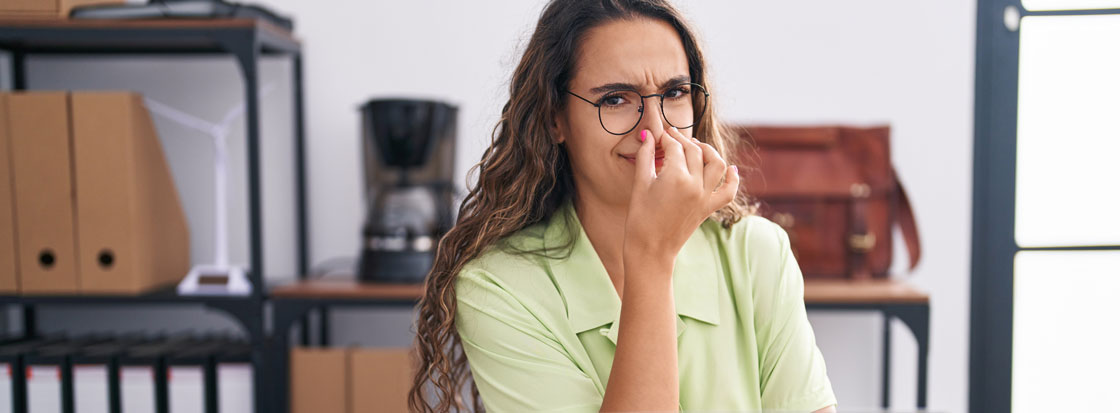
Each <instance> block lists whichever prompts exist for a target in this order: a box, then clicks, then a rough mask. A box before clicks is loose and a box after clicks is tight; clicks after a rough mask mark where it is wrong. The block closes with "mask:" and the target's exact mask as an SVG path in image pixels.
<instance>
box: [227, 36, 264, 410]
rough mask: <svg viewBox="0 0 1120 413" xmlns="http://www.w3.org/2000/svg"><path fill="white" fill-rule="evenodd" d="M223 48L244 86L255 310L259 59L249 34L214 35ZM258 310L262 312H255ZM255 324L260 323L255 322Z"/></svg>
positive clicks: (260, 396) (259, 266)
mask: <svg viewBox="0 0 1120 413" xmlns="http://www.w3.org/2000/svg"><path fill="white" fill-rule="evenodd" d="M215 40H217V41H219V42H220V43H221V44H222V46H223V48H225V49H226V50H227V51H229V52H230V53H231V54H233V55H234V57H235V59H236V61H237V66H238V68H240V69H241V78H242V81H243V83H244V87H245V126H246V129H247V130H246V134H245V146H246V158H247V160H246V161H247V165H246V168H247V169H248V178H249V188H248V189H249V266H250V268H249V281H250V282H251V283H252V284H253V292H252V298H253V299H254V300H253V301H254V302H255V303H256V305H257V306H258V308H259V307H260V306H261V305H263V298H264V290H265V286H264V260H263V256H264V248H263V240H264V239H263V237H264V233H263V232H262V224H261V219H262V218H261V213H262V211H261V166H260V102H259V96H258V94H259V79H258V75H259V70H258V67H257V63H258V61H259V57H260V44H259V40H258V38H257V36H256V34H255V33H253V34H248V35H229V36H217V35H216V36H215ZM258 311H261V310H258ZM256 321H257V324H260V323H261V322H262V321H263V320H261V319H259V318H258V319H257V320H256ZM248 327H249V328H250V335H251V336H253V339H254V340H255V343H256V344H257V345H258V346H260V345H264V343H265V339H264V335H263V330H261V326H259V325H258V326H255V327H254V326H248ZM263 354H264V352H263V351H260V350H254V351H253V355H252V358H253V383H254V384H255V385H254V387H253V393H254V394H253V401H254V405H255V409H256V410H257V411H258V412H267V411H271V409H270V408H269V406H267V405H266V403H268V397H267V391H266V389H267V387H266V386H265V385H263V384H265V383H267V380H268V379H269V375H268V374H266V371H265V369H266V368H273V367H270V366H266V365H265V363H264V360H263V359H264V356H263Z"/></svg>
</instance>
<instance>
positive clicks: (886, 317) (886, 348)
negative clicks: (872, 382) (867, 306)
mask: <svg viewBox="0 0 1120 413" xmlns="http://www.w3.org/2000/svg"><path fill="white" fill-rule="evenodd" d="M882 313H883V395H882V396H883V402H882V406H883V410H886V409H888V408H890V406H891V312H890V310H887V309H883V311H882Z"/></svg>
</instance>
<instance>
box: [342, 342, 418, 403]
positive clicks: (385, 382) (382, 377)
mask: <svg viewBox="0 0 1120 413" xmlns="http://www.w3.org/2000/svg"><path fill="white" fill-rule="evenodd" d="M410 354H411V353H410V351H409V349H408V348H354V349H351V353H350V388H351V391H350V400H351V402H350V407H351V412H353V413H358V412H362V413H365V412H386V413H397V412H407V411H408V390H409V389H410V388H411V387H412V379H413V375H414V374H415V372H416V367H415V365H416V364H415V361H414V360H413V359H412V358H411V357H410Z"/></svg>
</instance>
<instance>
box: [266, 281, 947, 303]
mask: <svg viewBox="0 0 1120 413" xmlns="http://www.w3.org/2000/svg"><path fill="white" fill-rule="evenodd" d="M423 291H424V286H423V285H420V284H388V283H360V282H357V281H355V280H353V279H322V280H304V281H299V282H296V283H292V284H287V285H281V286H277V287H274V288H272V290H271V291H269V296H271V297H273V298H280V299H284V298H295V299H300V298H328V299H373V300H378V299H382V300H383V299H391V300H401V299H413V300H419V299H420V295H421V294H422V293H423ZM805 302H806V303H807V304H837V303H840V304H925V303H928V302H929V294H926V293H924V292H922V291H919V290H918V289H916V288H914V287H912V286H910V285H908V284H906V283H905V282H902V281H896V280H874V281H831V280H830V281H818V280H809V281H806V282H805Z"/></svg>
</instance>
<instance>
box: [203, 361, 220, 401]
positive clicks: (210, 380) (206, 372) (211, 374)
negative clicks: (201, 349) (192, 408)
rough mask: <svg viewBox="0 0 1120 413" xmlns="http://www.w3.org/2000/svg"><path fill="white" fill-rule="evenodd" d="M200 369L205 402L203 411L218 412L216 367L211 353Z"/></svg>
mask: <svg viewBox="0 0 1120 413" xmlns="http://www.w3.org/2000/svg"><path fill="white" fill-rule="evenodd" d="M202 369H203V370H202V373H203V379H202V383H203V386H205V387H204V388H203V393H202V396H203V398H204V399H205V403H206V406H205V412H206V413H218V367H217V362H216V361H215V360H214V355H213V354H211V355H209V356H207V357H206V364H205V365H203V367H202Z"/></svg>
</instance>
